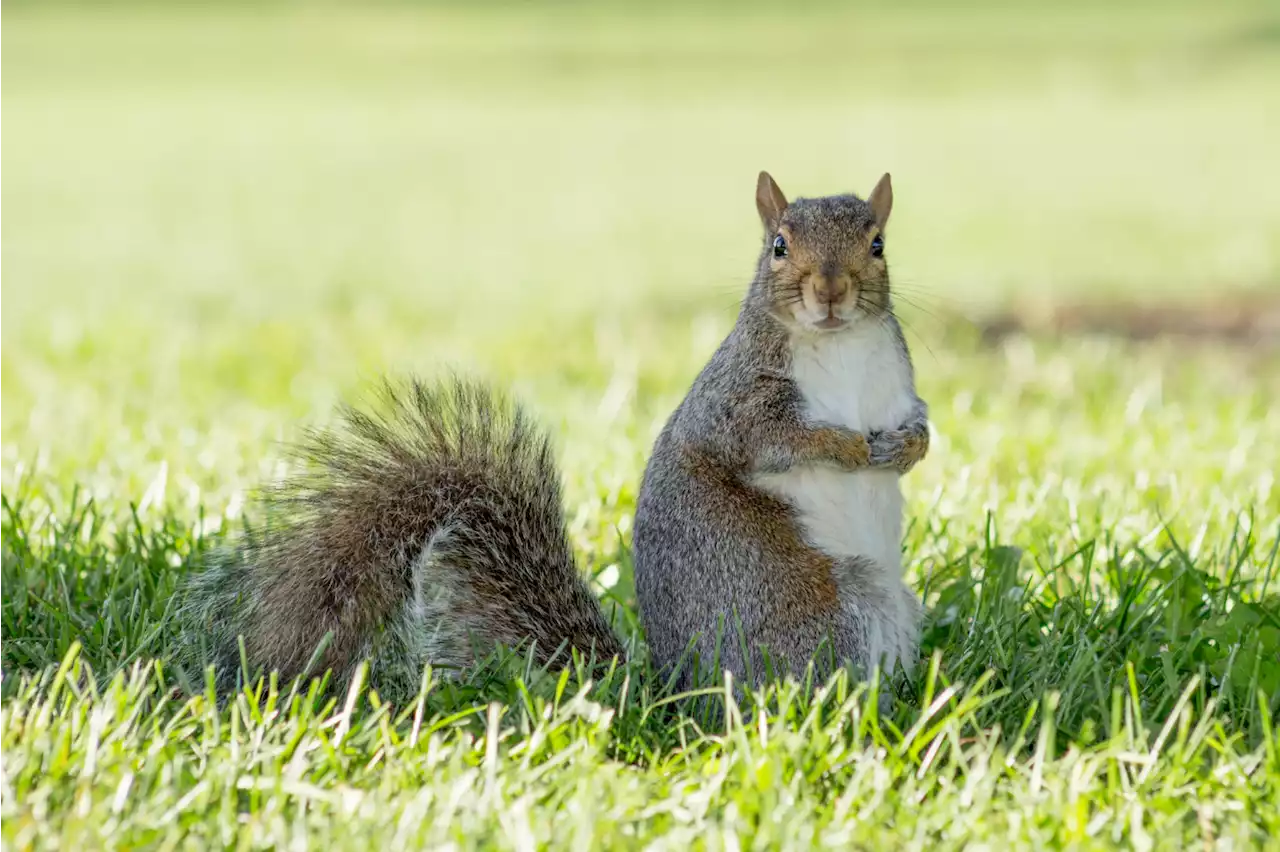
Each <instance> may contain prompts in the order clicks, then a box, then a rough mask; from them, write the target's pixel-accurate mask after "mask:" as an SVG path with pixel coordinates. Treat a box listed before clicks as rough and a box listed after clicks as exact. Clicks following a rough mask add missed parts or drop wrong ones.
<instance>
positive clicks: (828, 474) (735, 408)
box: [632, 172, 929, 685]
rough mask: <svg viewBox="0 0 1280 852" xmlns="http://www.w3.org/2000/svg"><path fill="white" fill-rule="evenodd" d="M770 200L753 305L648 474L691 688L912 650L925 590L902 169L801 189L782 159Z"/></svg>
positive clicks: (641, 554) (645, 552)
mask: <svg viewBox="0 0 1280 852" xmlns="http://www.w3.org/2000/svg"><path fill="white" fill-rule="evenodd" d="M756 206H757V209H758V211H759V213H760V219H761V222H762V224H763V225H764V233H765V245H764V247H763V249H762V251H761V253H760V258H759V261H758V263H757V267H756V275H755V278H754V280H753V281H752V284H751V287H750V289H749V291H748V293H747V296H746V298H745V299H744V300H743V303H742V310H741V312H740V313H739V316H738V321H737V323H736V325H735V326H734V328H733V330H732V331H731V332H730V333H729V336H728V337H727V338H725V340H724V342H723V343H722V344H721V345H720V348H719V349H717V350H716V352H715V354H714V355H713V356H712V357H711V361H710V362H709V363H708V364H707V366H706V367H705V368H704V369H703V371H702V373H701V374H700V375H699V376H698V378H697V380H696V381H695V382H694V384H693V387H692V388H691V389H690V391H689V394H688V396H687V397H685V399H684V402H683V403H681V405H680V406H679V408H677V409H676V411H675V413H674V414H672V416H671V419H670V420H669V421H668V422H667V424H666V427H665V428H664V429H663V430H662V433H661V434H660V435H659V437H658V440H657V442H656V444H655V445H654V449H653V454H652V456H651V457H650V460H649V464H648V467H647V469H646V471H645V475H644V481H643V484H642V485H641V488H640V497H639V501H638V503H637V505H636V518H635V532H634V537H633V544H632V546H633V551H634V564H635V584H636V595H637V597H638V599H639V603H640V609H641V617H642V620H643V622H644V626H645V633H646V636H647V639H648V642H649V648H650V651H651V653H652V655H653V659H654V662H655V663H656V664H657V665H659V666H660V667H663V668H667V669H672V668H674V667H677V666H681V664H682V663H683V665H682V666H681V671H680V672H679V674H680V679H681V682H683V683H685V684H686V685H687V684H690V683H691V682H692V680H693V678H692V672H693V671H695V670H696V668H697V667H698V666H699V665H700V666H701V667H702V669H703V670H704V671H705V670H706V669H708V668H710V669H713V671H712V674H714V673H715V670H718V669H729V670H730V671H733V672H734V673H736V674H737V675H738V676H739V678H742V677H744V676H745V677H746V679H747V680H748V681H752V682H758V681H759V680H760V679H761V678H762V677H763V676H766V675H768V674H771V673H773V674H776V673H778V672H780V671H783V670H788V669H790V670H792V671H793V672H794V671H795V670H796V668H797V667H802V666H804V665H805V664H806V663H807V662H809V661H810V660H812V659H815V657H820V658H823V659H829V660H832V661H838V662H839V663H853V664H855V665H858V666H860V667H861V668H862V669H863V671H864V672H867V671H869V670H870V668H871V667H872V666H874V665H877V664H881V665H883V666H884V668H885V670H886V671H891V670H892V669H893V668H894V667H895V665H896V664H897V663H899V662H901V663H903V664H904V665H907V666H909V665H910V664H911V662H913V659H914V656H915V653H916V645H917V642H918V630H919V628H918V623H919V615H920V603H919V601H918V600H917V599H916V597H915V596H914V595H913V594H912V592H911V591H910V590H909V589H908V588H907V586H906V585H905V584H904V583H903V580H902V555H901V541H902V492H901V489H900V487H899V483H898V477H899V475H900V474H901V473H904V472H906V471H907V470H909V469H910V468H911V467H912V466H913V465H914V464H915V463H916V462H918V461H919V460H920V459H921V458H922V457H923V456H924V454H925V453H926V452H927V450H928V443H929V430H928V412H927V408H926V406H925V404H924V402H923V401H921V400H920V398H919V397H918V396H917V395H916V392H915V387H914V374H913V369H912V365H911V358H910V355H909V352H908V349H907V344H906V341H905V340H904V338H903V336H902V330H901V326H900V325H899V324H898V321H897V319H896V318H895V316H894V313H893V308H892V302H891V299H890V293H889V273H888V267H887V264H886V261H885V257H884V246H885V242H884V229H885V226H886V224H887V223H888V220H889V213H890V211H891V210H892V207H893V188H892V184H891V182H890V178H889V175H887V174H886V175H885V176H884V177H882V178H881V179H880V182H879V183H878V184H877V185H876V187H875V189H874V190H873V191H872V192H871V195H870V196H869V197H868V199H867V200H866V201H863V200H861V199H859V198H857V197H855V196H852V195H843V196H834V197H829V198H816V199H798V200H797V201H796V202H795V203H792V204H788V203H787V200H786V197H785V196H784V195H783V194H782V191H781V190H780V189H779V188H778V185H777V184H776V183H774V181H773V178H771V177H770V176H769V175H768V174H767V173H765V172H762V173H761V174H760V178H759V182H758V184H757V188H756ZM867 436H870V442H869V443H868V438H867ZM824 648H825V650H826V651H827V652H829V653H828V654H822V653H820V652H821V651H822V650H823V649H824ZM686 652H692V654H689V655H686ZM818 661H819V662H821V660H818ZM708 662H710V665H708Z"/></svg>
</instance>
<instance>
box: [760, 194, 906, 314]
mask: <svg viewBox="0 0 1280 852" xmlns="http://www.w3.org/2000/svg"><path fill="white" fill-rule="evenodd" d="M756 209H757V210H759V212H760V221H761V222H762V223H763V224H764V249H763V251H762V252H761V253H760V263H759V266H758V268H757V270H756V277H755V281H754V282H753V283H752V292H751V295H752V297H753V298H754V299H756V300H758V304H761V305H762V306H763V307H765V308H766V309H767V310H768V311H769V312H770V313H772V314H773V315H774V316H775V317H777V318H778V319H779V320H781V321H782V322H783V323H784V324H785V325H787V326H788V327H789V328H792V329H800V330H807V331H812V332H833V331H839V330H840V329H843V328H846V327H848V326H850V325H851V324H853V323H854V322H855V321H856V320H858V319H859V318H861V317H864V316H877V315H879V314H882V313H884V312H885V311H888V310H889V309H890V303H889V268H888V265H887V264H886V262H885V256H884V251H885V244H884V228H885V224H886V223H887V222H888V221H889V212H890V210H892V209H893V186H892V185H891V184H890V182H889V175H887V174H886V175H885V176H884V177H882V178H880V182H879V183H877V184H876V187H875V189H873V190H871V195H870V196H868V198H867V200H866V201H863V200H862V199H861V198H858V197H857V196H854V195H833V196H830V197H827V198H797V199H796V200H795V201H793V202H791V203H788V202H787V198H786V196H785V195H783V194H782V190H781V189H779V188H778V185H777V184H776V183H774V181H773V178H772V177H770V176H769V173H768V172H761V173H760V179H759V181H758V182H757V184H756Z"/></svg>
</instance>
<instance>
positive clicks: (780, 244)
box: [773, 234, 787, 257]
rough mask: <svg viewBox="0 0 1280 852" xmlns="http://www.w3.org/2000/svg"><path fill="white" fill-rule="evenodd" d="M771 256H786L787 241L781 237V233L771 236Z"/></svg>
mask: <svg viewBox="0 0 1280 852" xmlns="http://www.w3.org/2000/svg"><path fill="white" fill-rule="evenodd" d="M773 256H774V257H786V256H787V241H786V240H784V239H783V238H782V234H778V236H776V237H774V238H773Z"/></svg>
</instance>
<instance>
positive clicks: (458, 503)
mask: <svg viewBox="0 0 1280 852" xmlns="http://www.w3.org/2000/svg"><path fill="white" fill-rule="evenodd" d="M379 403H380V404H379V405H378V406H376V407H375V409H374V410H373V411H371V412H366V411H361V410H357V409H355V408H352V407H344V408H343V409H342V411H341V416H340V418H339V424H338V425H337V426H336V427H335V428H332V429H328V430H323V431H317V432H312V433H310V434H309V436H308V437H307V439H306V440H305V441H304V443H303V444H302V445H301V446H300V447H299V448H298V450H299V452H298V455H299V456H300V460H301V461H302V462H303V465H302V469H301V472H299V473H298V474H296V475H294V476H293V477H292V478H290V479H287V480H286V481H285V482H283V483H282V484H280V485H277V486H274V487H272V488H270V489H269V490H268V491H267V492H266V495H265V497H266V499H265V509H266V518H265V524H264V526H263V528H262V529H260V530H257V531H255V532H252V533H250V534H248V535H246V536H245V537H244V538H243V539H242V540H241V541H240V542H238V543H237V544H235V545H233V546H230V547H227V548H223V549H221V550H218V551H215V552H214V553H213V554H212V555H211V558H210V560H209V562H208V565H207V567H206V568H205V570H203V571H202V572H201V573H199V574H198V575H196V576H195V577H194V578H193V580H192V582H191V584H190V586H189V587H188V589H187V594H186V598H185V601H184V609H185V615H186V616H187V618H186V623H187V626H188V629H189V630H190V631H193V634H192V636H193V638H194V639H196V640H197V644H198V645H199V646H200V647H199V653H200V659H201V661H202V662H204V661H212V662H213V663H214V664H215V665H216V667H217V669H218V675H219V679H220V681H221V682H222V684H223V685H224V686H226V685H229V684H231V683H233V682H234V677H235V674H236V672H238V671H239V669H240V652H239V644H238V637H243V641H244V649H245V655H246V656H247V658H248V662H249V664H250V665H251V666H252V667H259V666H261V667H265V668H269V669H275V670H279V671H280V672H281V673H282V674H284V675H285V676H293V675H297V674H301V673H303V671H304V670H309V671H310V672H311V673H315V674H318V673H319V672H321V671H323V670H325V669H332V670H333V671H334V672H335V674H336V675H337V676H338V678H339V679H340V680H341V679H343V678H345V677H346V676H347V675H349V674H350V673H351V671H352V669H353V667H354V666H355V665H356V664H358V663H359V662H360V661H361V660H362V659H364V658H366V657H372V658H374V665H375V671H377V672H379V673H381V676H382V681H383V682H382V683H380V686H382V687H383V689H384V691H385V690H386V689H388V688H391V687H392V684H391V683H390V681H400V680H404V681H405V683H404V685H405V686H408V687H409V688H412V686H413V685H414V684H416V680H417V678H418V677H420V676H421V669H422V666H423V665H424V664H425V663H427V662H430V663H432V664H433V665H436V666H443V667H454V666H458V667H460V666H465V665H468V664H470V663H472V662H474V661H475V660H476V658H477V656H478V655H481V656H482V655H484V654H486V653H488V652H489V651H491V650H492V649H493V648H494V646H496V645H506V646H520V645H528V644H529V643H532V644H533V647H534V649H535V656H536V657H537V659H538V660H539V661H541V662H546V661H549V660H550V659H551V658H552V657H553V655H555V654H557V652H563V651H564V650H565V649H566V648H568V647H572V648H577V649H580V650H582V651H584V652H593V653H595V654H596V656H597V657H605V658H607V657H609V656H613V655H619V654H622V653H623V648H622V645H621V643H620V642H619V641H618V639H617V637H616V636H615V634H614V633H613V631H612V630H611V629H610V627H609V625H608V623H607V622H606V620H605V617H604V615H603V613H602V612H601V609H600V606H599V603H598V602H597V601H596V599H595V597H594V596H593V595H592V593H591V591H590V589H589V588H588V587H587V584H586V582H585V581H584V580H583V578H582V577H581V575H580V574H579V573H578V571H577V569H576V567H575V565H574V561H573V556H572V552H571V549H570V546H569V541H568V537H567V535H566V532H565V526H564V507H563V502H562V498H561V491H560V477H559V474H558V472H557V470H556V466H555V458H554V454H553V452H552V448H551V443H550V441H549V439H548V437H547V435H546V433H545V432H543V431H542V430H541V429H539V428H538V427H537V426H536V425H535V424H534V422H533V421H532V420H531V419H530V418H529V417H528V415H527V414H526V413H525V412H524V411H522V410H521V409H520V407H519V406H517V405H516V404H515V403H514V402H512V401H511V400H510V399H508V398H506V397H504V396H502V395H500V394H497V393H495V392H494V391H492V390H490V389H489V388H487V387H485V386H484V385H481V384H477V383H473V382H468V381H463V380H456V379H455V380H446V381H443V382H440V383H438V384H434V385H427V384H423V383H422V382H419V381H411V382H408V383H404V384H401V385H393V384H387V385H385V386H384V388H383V391H382V394H381V398H380V400H379ZM318 651H319V653H317V652H318Z"/></svg>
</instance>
